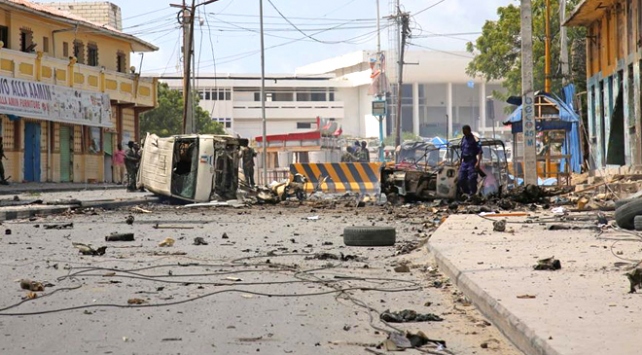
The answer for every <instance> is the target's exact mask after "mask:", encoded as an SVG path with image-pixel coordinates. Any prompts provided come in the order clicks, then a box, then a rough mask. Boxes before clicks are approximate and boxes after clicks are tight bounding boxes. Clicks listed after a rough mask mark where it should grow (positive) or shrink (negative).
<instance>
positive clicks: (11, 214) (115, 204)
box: [0, 197, 160, 222]
mask: <svg viewBox="0 0 642 355" xmlns="http://www.w3.org/2000/svg"><path fill="white" fill-rule="evenodd" d="M158 202H160V199H159V198H157V197H148V198H137V199H129V200H114V201H83V202H82V204H81V205H60V206H38V207H33V208H28V209H21V210H14V211H11V210H9V211H0V222H3V221H9V220H14V219H28V218H31V217H35V216H40V217H42V216H51V215H57V214H61V213H64V212H66V211H69V210H73V209H78V208H103V209H115V208H120V207H128V206H135V205H140V204H145V203H158Z"/></svg>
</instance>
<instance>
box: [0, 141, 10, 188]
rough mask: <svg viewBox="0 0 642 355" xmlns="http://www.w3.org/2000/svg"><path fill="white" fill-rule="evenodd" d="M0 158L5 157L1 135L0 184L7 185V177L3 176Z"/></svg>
mask: <svg viewBox="0 0 642 355" xmlns="http://www.w3.org/2000/svg"><path fill="white" fill-rule="evenodd" d="M2 159H7V157H6V156H5V155H4V142H3V139H2V137H0V185H9V183H8V182H7V179H6V178H5V177H4V164H2Z"/></svg>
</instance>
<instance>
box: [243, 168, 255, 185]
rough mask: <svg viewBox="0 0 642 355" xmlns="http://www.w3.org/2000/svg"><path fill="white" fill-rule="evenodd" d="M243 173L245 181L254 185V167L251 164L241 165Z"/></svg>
mask: <svg viewBox="0 0 642 355" xmlns="http://www.w3.org/2000/svg"><path fill="white" fill-rule="evenodd" d="M243 174H244V175H245V182H246V183H247V184H248V185H250V186H254V185H256V184H255V183H254V167H253V166H244V167H243Z"/></svg>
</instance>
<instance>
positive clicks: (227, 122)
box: [212, 117, 232, 128]
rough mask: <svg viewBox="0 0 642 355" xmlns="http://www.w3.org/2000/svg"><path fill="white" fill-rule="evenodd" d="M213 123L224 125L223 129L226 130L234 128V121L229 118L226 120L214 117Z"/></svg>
mask: <svg viewBox="0 0 642 355" xmlns="http://www.w3.org/2000/svg"><path fill="white" fill-rule="evenodd" d="M212 121H214V122H217V123H220V124H222V125H223V127H225V128H232V119H231V118H229V117H225V118H216V117H212Z"/></svg>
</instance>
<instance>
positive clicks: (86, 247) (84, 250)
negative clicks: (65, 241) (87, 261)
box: [71, 242, 107, 256]
mask: <svg viewBox="0 0 642 355" xmlns="http://www.w3.org/2000/svg"><path fill="white" fill-rule="evenodd" d="M71 245H73V246H74V248H76V249H78V250H79V252H80V253H81V254H82V255H92V256H101V255H105V252H106V251H107V247H100V248H98V249H94V248H92V246H91V245H90V244H83V243H76V242H72V243H71Z"/></svg>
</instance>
